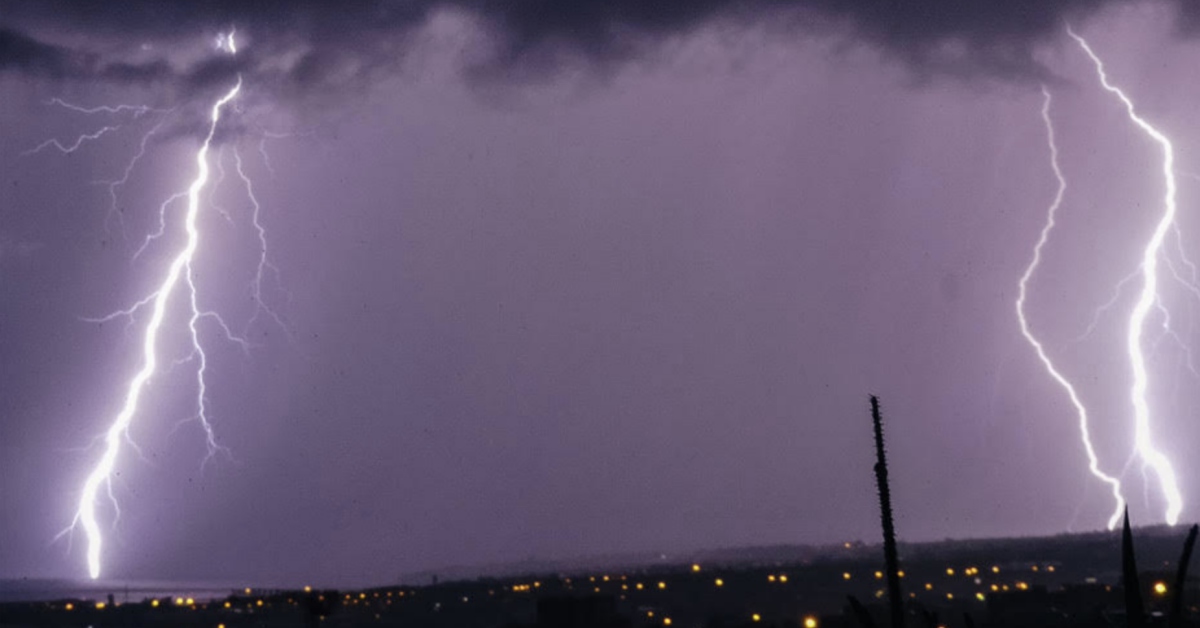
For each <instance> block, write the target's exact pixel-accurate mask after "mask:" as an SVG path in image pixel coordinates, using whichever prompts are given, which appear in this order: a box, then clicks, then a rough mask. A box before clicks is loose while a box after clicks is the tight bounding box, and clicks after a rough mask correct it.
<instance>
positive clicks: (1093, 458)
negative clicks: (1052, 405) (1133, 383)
mask: <svg viewBox="0 0 1200 628" xmlns="http://www.w3.org/2000/svg"><path fill="white" fill-rule="evenodd" d="M1042 96H1043V98H1042V121H1043V124H1044V125H1045V128H1046V144H1048V145H1049V148H1050V167H1051V168H1052V169H1054V175H1055V179H1057V181H1058V187H1057V190H1056V191H1055V195H1054V201H1052V202H1051V203H1050V207H1049V208H1048V209H1046V221H1045V223H1044V225H1043V227H1042V232H1040V234H1039V235H1038V241H1037V244H1034V245H1033V258H1032V259H1030V264H1028V265H1027V267H1025V273H1024V274H1022V275H1021V279H1020V281H1018V283H1016V304H1015V305H1016V321H1018V323H1019V324H1020V327H1021V335H1024V336H1025V340H1026V341H1027V342H1028V343H1030V346H1031V347H1033V351H1034V352H1036V353H1037V355H1038V359H1039V360H1042V365H1043V366H1045V370H1046V372H1049V373H1050V377H1051V378H1052V379H1054V381H1055V382H1057V383H1058V385H1060V387H1062V389H1063V391H1066V393H1067V397H1068V399H1070V403H1072V406H1074V408H1075V415H1076V417H1078V420H1079V435H1080V441H1081V442H1082V444H1084V453H1085V454H1087V469H1088V471H1090V472H1091V473H1092V476H1094V477H1096V478H1097V479H1099V480H1100V482H1103V483H1105V484H1108V485H1109V489H1110V490H1111V491H1112V500H1114V502H1115V506H1114V509H1112V514H1111V515H1110V516H1109V530H1112V528H1114V527H1115V526H1116V525H1117V521H1118V520H1120V519H1121V513H1122V510H1123V509H1124V503H1126V501H1124V497H1122V494H1121V480H1118V479H1117V478H1115V477H1112V476H1109V474H1108V473H1105V472H1104V471H1102V469H1100V461H1099V457H1098V456H1097V455H1096V448H1094V445H1093V444H1092V436H1091V427H1090V419H1088V414H1087V407H1086V406H1085V405H1084V402H1082V400H1081V399H1080V397H1079V393H1076V391H1075V387H1074V385H1073V384H1072V383H1070V381H1069V379H1067V377H1066V376H1063V375H1062V372H1060V371H1058V369H1057V367H1056V366H1055V365H1054V361H1052V360H1051V359H1050V357H1049V355H1048V354H1046V351H1045V347H1044V346H1043V345H1042V341H1039V340H1038V337H1037V336H1036V335H1033V331H1032V330H1031V329H1030V322H1028V319H1027V318H1026V316H1025V301H1026V299H1027V297H1028V285H1030V280H1031V279H1032V277H1033V274H1034V273H1037V270H1038V267H1039V265H1042V249H1043V247H1045V245H1046V241H1049V240H1050V232H1052V231H1054V228H1055V225H1056V220H1055V219H1056V217H1057V214H1058V208H1060V207H1061V205H1062V199H1063V197H1064V196H1066V193H1067V178H1066V177H1063V174H1062V167H1060V166H1058V144H1057V142H1056V140H1055V132H1054V122H1052V121H1051V120H1050V104H1051V102H1052V98H1051V97H1050V91H1049V90H1046V88H1045V85H1043V86H1042Z"/></svg>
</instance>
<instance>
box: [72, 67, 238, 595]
mask: <svg viewBox="0 0 1200 628" xmlns="http://www.w3.org/2000/svg"><path fill="white" fill-rule="evenodd" d="M241 87H242V80H241V78H240V77H239V78H238V80H237V83H236V84H235V85H234V86H233V88H231V89H230V90H229V91H228V92H226V93H225V95H224V96H222V97H221V98H220V99H218V100H217V101H216V102H215V103H214V104H213V106H212V111H211V116H210V124H209V127H208V135H207V136H206V137H205V138H204V142H203V143H202V144H201V145H200V149H199V150H198V151H197V152H196V167H197V174H196V178H195V179H194V180H193V181H192V184H191V186H189V187H188V191H187V212H186V214H185V218H184V227H185V229H186V231H187V240H186V242H185V243H184V245H183V248H182V249H180V250H179V252H178V253H177V254H176V255H175V257H174V259H172V260H171V264H170V266H169V267H168V269H167V274H166V276H165V277H164V278H163V281H162V283H161V284H159V286H158V289H157V290H155V291H154V292H153V293H152V294H151V296H150V297H147V299H145V300H143V301H142V302H140V303H141V304H144V305H149V306H150V307H151V315H150V321H149V322H148V323H147V324H146V331H145V334H144V336H143V338H142V367H141V369H139V370H138V372H137V373H136V374H135V375H134V376H133V379H132V380H130V382H129V386H128V388H127V390H126V394H125V404H124V405H123V406H122V407H121V410H120V412H118V413H117V416H116V418H115V419H114V420H113V422H112V425H111V426H109V428H108V430H107V432H105V436H104V444H105V448H104V453H103V455H102V456H101V457H100V461H99V462H98V463H97V464H96V467H95V468H94V469H93V470H92V472H91V473H90V474H89V475H88V476H87V479H86V480H85V481H84V484H83V494H82V496H81V497H80V500H79V510H78V512H77V514H76V521H77V522H78V523H79V524H80V525H82V526H83V530H84V533H85V534H86V536H87V542H88V547H87V563H88V574H89V575H90V576H91V577H92V578H93V579H95V578H99V577H100V550H101V548H102V546H103V542H104V540H103V535H102V534H101V533H100V525H99V524H98V523H97V521H96V501H97V497H98V496H97V493H98V492H99V490H100V487H101V486H108V485H110V484H111V480H112V473H113V469H114V467H115V466H116V463H117V456H118V454H119V453H120V450H121V442H122V441H123V440H125V437H126V435H127V434H128V431H129V426H130V424H131V423H132V421H133V417H134V415H135V414H136V413H137V410H138V401H139V400H140V399H141V396H142V391H143V390H144V389H145V387H146V383H147V382H148V381H149V380H150V378H151V377H152V376H153V375H154V374H155V371H156V370H157V369H158V333H159V330H160V329H161V328H162V325H163V319H164V317H165V315H166V308H167V302H168V301H169V300H170V298H171V294H172V293H173V292H174V291H175V288H176V286H177V285H178V284H179V283H180V279H183V281H184V282H185V283H186V284H187V288H188V290H189V293H190V294H189V301H190V304H191V317H190V318H189V320H188V329H189V331H190V333H191V339H192V346H193V350H194V351H195V352H196V354H197V355H198V356H199V358H200V368H199V369H197V373H198V375H197V379H198V380H199V383H200V385H199V393H198V395H199V407H200V418H201V423H202V425H203V427H204V431H205V435H206V438H207V442H208V444H209V447H210V449H211V448H212V447H214V446H215V441H214V440H213V433H212V427H211V425H210V424H209V422H208V420H207V415H206V414H205V405H204V371H205V368H206V366H207V362H206V359H205V356H204V350H203V349H202V348H201V347H200V343H199V336H198V331H197V327H196V324H197V321H198V320H199V319H200V318H201V317H203V316H205V315H206V314H207V313H206V312H204V311H202V310H200V309H199V307H198V305H197V303H196V286H195V283H194V277H193V273H192V259H193V257H194V256H195V253H196V249H197V247H198V246H199V243H200V232H199V230H198V229H197V227H196V217H197V215H198V214H199V211H200V192H201V190H203V189H204V186H205V184H206V183H208V173H209V169H208V150H209V147H210V145H211V144H212V140H213V136H214V135H215V134H216V130H217V123H218V122H220V120H221V110H222V108H224V107H225V105H226V103H228V102H229V101H231V100H233V98H234V97H236V96H237V94H238V92H239V91H240V90H241ZM137 307H138V306H135V309H136V308H137ZM129 312H130V313H132V310H130V311H129Z"/></svg>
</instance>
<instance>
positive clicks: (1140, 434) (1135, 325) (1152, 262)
mask: <svg viewBox="0 0 1200 628" xmlns="http://www.w3.org/2000/svg"><path fill="white" fill-rule="evenodd" d="M1067 34H1068V35H1070V36H1071V38H1072V39H1074V40H1075V42H1076V43H1078V44H1079V47H1080V48H1081V49H1083V51H1084V53H1086V54H1087V56H1088V58H1090V59H1091V60H1092V63H1093V65H1095V67H1096V74H1097V76H1098V77H1099V78H1100V84H1101V85H1102V86H1103V87H1104V89H1105V90H1106V91H1108V92H1109V93H1111V94H1113V95H1114V96H1116V97H1117V98H1118V99H1119V100H1120V101H1121V103H1122V104H1123V105H1124V106H1125V112H1126V114H1128V116H1129V120H1130V121H1131V122H1132V123H1133V124H1134V125H1135V126H1137V127H1138V128H1139V129H1141V130H1142V131H1143V132H1144V133H1145V134H1146V135H1148V136H1149V137H1150V138H1151V139H1152V140H1154V142H1156V143H1157V144H1158V145H1159V146H1160V147H1161V148H1162V152H1163V161H1162V175H1163V179H1164V181H1165V184H1166V190H1165V192H1164V194H1163V213H1162V215H1161V217H1160V218H1159V220H1158V222H1157V223H1156V224H1155V227H1154V231H1153V233H1152V234H1151V235H1150V239H1149V240H1148V241H1147V242H1146V245H1145V247H1144V248H1143V250H1142V257H1141V262H1140V263H1139V265H1138V269H1139V271H1140V275H1141V279H1142V289H1141V291H1140V292H1139V293H1138V295H1137V300H1136V301H1135V302H1134V305H1133V310H1132V311H1131V312H1130V315H1129V325H1128V327H1127V331H1126V335H1125V345H1126V350H1127V352H1128V354H1129V364H1130V369H1131V371H1132V373H1133V383H1132V385H1131V386H1130V390H1129V397H1130V401H1131V402H1132V404H1133V418H1134V443H1135V450H1136V452H1137V455H1138V456H1139V457H1140V458H1141V460H1142V462H1143V464H1144V465H1146V466H1149V467H1150V468H1151V469H1152V470H1153V471H1154V474H1155V476H1157V477H1158V482H1159V485H1160V486H1161V488H1162V492H1163V496H1164V498H1165V499H1166V502H1167V505H1166V513H1165V515H1164V517H1165V519H1166V521H1167V523H1168V524H1170V525H1175V524H1176V523H1178V522H1179V514H1180V512H1181V511H1182V510H1183V498H1182V496H1181V495H1180V492H1179V486H1178V483H1177V482H1176V479H1175V470H1174V468H1173V467H1172V466H1171V461H1170V460H1168V459H1167V456H1166V455H1165V454H1163V453H1162V452H1161V451H1159V450H1158V449H1157V448H1156V447H1155V446H1154V439H1153V435H1152V434H1151V411H1150V403H1149V401H1148V400H1147V398H1146V396H1147V391H1148V389H1149V386H1150V384H1149V373H1148V370H1147V368H1146V356H1145V352H1144V349H1143V346H1142V344H1143V343H1142V337H1143V335H1144V332H1145V327H1146V319H1147V317H1148V316H1149V314H1150V311H1151V309H1153V308H1155V307H1156V306H1157V304H1158V303H1160V297H1159V292H1158V279H1159V277H1158V259H1159V256H1160V255H1161V254H1162V253H1163V246H1164V243H1165V241H1166V237H1167V233H1168V232H1170V231H1171V230H1172V229H1175V228H1177V227H1176V222H1175V217H1176V214H1177V213H1178V206H1177V204H1176V198H1175V197H1176V188H1177V186H1176V181H1175V149H1174V147H1173V146H1172V145H1171V141H1170V140H1169V139H1168V138H1167V136H1166V135H1164V134H1163V133H1162V132H1161V131H1159V130H1158V129H1157V128H1155V127H1154V126H1153V125H1151V124H1150V123H1149V122H1147V121H1146V120H1145V119H1143V118H1142V117H1141V116H1139V115H1138V113H1137V110H1136V108H1135V107H1134V104H1133V101H1132V100H1131V99H1130V98H1129V97H1128V96H1127V95H1126V94H1125V92H1123V91H1122V90H1121V89H1120V88H1118V87H1116V86H1114V85H1113V84H1112V83H1111V82H1109V80H1108V74H1107V73H1106V72H1105V69H1104V62H1103V61H1102V60H1101V59H1100V57H1099V56H1097V55H1096V53H1095V51H1093V50H1092V47H1091V46H1090V45H1088V42H1087V41H1086V40H1085V39H1084V38H1083V37H1081V36H1079V35H1078V34H1077V33H1075V31H1074V30H1072V29H1071V28H1070V26H1068V27H1067ZM1110 527H1111V525H1110Z"/></svg>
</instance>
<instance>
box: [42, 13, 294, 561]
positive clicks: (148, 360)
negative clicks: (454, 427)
mask: <svg viewBox="0 0 1200 628" xmlns="http://www.w3.org/2000/svg"><path fill="white" fill-rule="evenodd" d="M215 43H216V47H217V48H218V49H219V50H221V51H223V52H225V53H228V54H236V52H237V44H236V42H235V40H234V32H233V31H231V32H229V33H228V34H222V35H220V36H219V37H218V38H217V40H216V42H215ZM241 89H242V77H241V76H240V75H239V76H238V77H237V81H236V83H235V84H234V85H233V86H232V87H230V88H229V89H228V91H226V92H225V93H224V94H222V95H221V96H220V97H219V98H218V99H217V100H216V101H215V102H213V103H212V105H211V107H210V108H209V110H208V111H209V115H208V125H207V126H208V130H207V134H206V135H205V136H204V139H203V141H202V142H201V144H200V147H199V148H198V149H197V151H196V154H195V163H196V176H195V178H194V179H193V180H192V182H191V184H190V185H189V186H188V187H187V189H186V192H178V193H176V194H173V195H171V196H170V197H168V198H167V199H166V200H165V201H163V202H162V203H161V204H160V205H159V208H158V226H157V229H155V230H154V231H152V232H151V233H149V234H148V235H147V236H146V239H145V241H144V242H143V244H142V246H141V247H140V248H138V249H137V250H136V251H135V252H134V259H136V258H137V257H138V256H139V255H140V254H141V253H142V251H143V250H145V248H146V246H148V245H149V244H150V243H151V242H152V241H154V240H156V239H157V238H159V237H161V236H162V235H164V233H165V232H166V230H167V225H168V213H172V214H173V213H174V212H176V211H177V210H176V209H175V206H176V205H183V208H182V209H183V216H182V222H183V229H184V231H185V234H186V239H185V241H184V242H183V243H182V244H181V245H180V248H179V249H178V250H177V251H176V252H175V254H174V256H173V257H172V258H171V260H170V262H169V264H168V265H167V268H166V271H165V273H164V275H163V276H162V280H161V282H160V283H159V284H158V285H157V287H156V288H155V289H154V290H153V291H152V292H150V293H149V294H148V295H146V296H144V297H142V298H141V299H140V300H138V301H136V302H135V303H134V304H133V305H132V306H130V307H128V308H126V309H122V310H117V311H116V312H113V313H111V314H109V315H107V316H104V317H102V318H98V319H84V320H92V321H109V320H114V319H117V318H126V319H128V320H129V324H130V325H132V324H133V323H134V322H135V318H137V317H138V314H139V312H142V311H144V310H149V319H148V321H147V322H146V327H145V330H144V332H143V334H142V337H141V363H140V367H139V368H138V370H137V371H136V372H135V373H134V374H133V376H132V378H131V379H130V380H129V381H128V384H127V386H126V388H125V400H124V403H123V405H122V406H121V408H120V410H119V411H118V412H117V414H116V416H115V418H114V419H113V420H112V422H111V424H109V426H108V428H107V430H106V431H105V432H103V434H102V435H101V436H98V437H97V441H96V442H98V443H102V444H103V452H102V454H101V456H100V459H99V460H98V461H97V462H96V464H95V466H94V467H93V468H92V470H91V473H89V474H88V476H87V478H86V479H85V480H84V483H83V487H82V490H81V494H80V497H79V505H78V508H77V510H76V512H75V516H74V519H73V520H72V523H71V525H70V526H69V527H68V528H67V529H66V530H64V531H63V532H62V533H60V535H59V536H62V535H63V534H66V533H68V532H71V531H73V530H75V529H77V528H79V527H82V529H83V532H84V535H85V536H86V539H87V566H88V574H89V575H90V576H91V578H93V579H96V578H99V577H100V565H101V556H102V549H103V547H104V537H103V535H102V533H101V529H100V524H99V522H98V520H97V503H98V501H99V500H100V499H101V495H100V493H101V489H104V492H105V493H106V494H107V497H108V499H109V500H110V501H111V502H112V506H113V510H114V512H115V517H119V516H120V508H119V506H118V504H117V501H116V499H115V496H114V495H113V480H114V470H115V468H116V465H117V462H118V459H119V457H120V454H121V449H122V447H121V446H122V443H123V442H124V443H127V444H129V446H130V447H131V448H132V449H134V450H135V451H137V445H136V443H134V441H133V440H132V439H131V438H130V434H129V430H130V426H131V425H132V423H133V419H134V417H135V416H137V414H138V412H139V411H140V410H139V402H140V400H141V398H142V393H143V391H144V390H145V389H146V387H147V386H148V384H149V383H150V382H151V381H152V380H153V378H154V377H155V376H156V375H158V374H159V373H160V371H161V369H160V367H159V356H158V353H159V347H158V345H159V335H160V331H161V330H162V328H163V326H164V325H165V324H166V323H167V321H166V316H167V308H168V307H169V304H170V303H171V299H172V298H173V296H174V295H175V294H176V292H177V291H182V292H183V293H184V294H183V295H182V296H183V298H185V299H186V301H187V304H188V308H189V309H188V315H187V316H186V321H182V322H181V323H180V329H182V330H184V331H185V332H186V333H187V334H188V337H189V340H190V351H189V353H188V355H187V356H185V357H184V358H183V359H181V360H177V361H176V364H178V363H183V362H193V361H194V362H195V363H196V372H195V378H196V379H195V382H196V383H195V395H196V396H195V401H194V403H195V409H196V410H195V412H196V413H195V415H194V416H193V417H191V419H189V420H195V421H197V422H198V423H199V424H200V427H201V429H202V430H203V432H204V438H205V444H206V446H207V449H208V455H207V456H206V457H205V459H204V462H205V463H207V461H208V460H209V459H210V458H211V457H212V456H213V455H214V454H215V453H216V452H218V451H227V450H225V448H223V447H221V446H220V445H219V444H218V443H217V440H216V436H215V433H214V431H213V426H212V423H211V421H210V420H209V405H208V390H207V386H206V375H207V373H208V369H209V361H208V355H207V354H206V353H205V350H204V347H203V345H202V344H201V341H200V334H201V324H202V322H204V321H211V322H213V323H215V325H216V326H217V327H218V328H219V329H220V330H221V331H222V332H223V334H224V336H225V338H226V339H228V340H230V341H232V342H234V343H236V344H237V345H238V346H240V347H241V349H242V350H243V352H248V351H249V349H250V344H249V343H248V342H247V341H246V340H245V339H244V338H243V337H240V336H238V335H236V334H235V333H234V332H233V331H232V330H231V328H230V326H229V325H227V324H226V322H225V321H224V320H223V319H222V318H221V317H220V315H218V314H217V313H216V312H214V311H211V310H207V309H204V308H202V307H201V304H200V300H199V290H198V288H197V281H196V274H195V272H194V268H193V261H194V259H195V255H196V252H197V250H198V248H199V245H200V238H201V234H200V229H199V224H198V217H199V213H200V208H201V202H202V197H203V196H204V193H205V189H206V188H208V187H213V186H215V185H219V184H220V181H221V179H223V178H224V166H223V164H222V163H221V155H222V154H223V152H222V153H218V155H217V156H216V168H217V169H218V172H217V175H218V180H217V181H216V182H210V168H209V161H210V155H209V153H210V151H211V148H212V145H213V142H214V138H215V137H216V133H217V128H218V126H219V125H220V123H221V118H222V112H223V111H225V109H227V108H228V106H231V105H230V103H231V102H232V101H233V100H234V99H235V98H237V96H238V94H239V93H240V91H241ZM48 104H51V105H56V106H60V107H64V108H66V109H68V110H71V111H74V112H77V113H82V114H88V115H91V114H108V115H122V114H131V115H132V116H133V117H134V118H137V117H140V116H142V115H145V114H146V113H150V112H154V113H169V112H170V111H172V110H169V109H167V110H164V109H154V108H151V107H146V106H142V105H127V104H119V105H104V106H98V107H84V106H80V105H75V104H72V103H68V102H66V101H63V100H61V99H58V98H55V99H52V100H51V101H50V102H49V103H48ZM162 124H163V122H162V121H159V122H158V123H157V124H156V125H155V126H154V127H153V128H152V129H151V130H150V131H149V132H148V133H146V134H145V135H144V136H143V137H142V140H141V143H140V145H139V147H138V150H137V153H136V154H135V155H134V157H133V159H132V160H131V161H130V163H129V164H128V165H127V166H126V167H125V170H124V173H123V175H122V176H121V178H119V179H116V180H112V181H101V182H100V183H103V184H105V185H106V186H107V187H108V192H109V196H110V197H111V201H112V203H111V208H110V215H109V218H111V217H112V215H113V213H117V210H116V208H117V188H119V187H121V186H123V185H125V184H126V182H128V181H129V178H130V173H131V172H132V170H133V168H134V167H135V165H136V164H137V162H138V160H140V159H141V158H142V157H143V156H144V155H145V153H146V147H147V143H148V141H149V139H150V137H151V136H153V135H154V134H155V133H157V132H158V130H159V129H160V127H161V126H162ZM116 130H117V127H115V126H105V127H102V128H100V129H99V130H98V131H96V132H93V133H90V134H85V135H81V136H80V137H79V138H78V139H76V140H75V141H74V142H73V143H71V144H64V143H62V142H59V141H57V140H49V141H47V142H44V143H42V144H41V145H39V146H37V147H36V148H34V149H32V150H30V151H26V153H27V154H31V153H36V152H39V151H41V150H44V149H45V148H47V147H54V148H57V149H58V150H59V151H61V152H63V153H70V152H73V151H75V150H78V149H79V148H80V147H81V146H82V145H83V144H84V143H86V142H90V141H93V140H96V139H99V138H100V137H101V136H103V135H104V134H106V133H110V132H112V131H116ZM260 152H262V153H263V156H264V159H265V157H266V155H265V152H264V151H263V149H262V147H261V146H260ZM234 158H235V160H236V171H237V174H238V176H239V178H240V180H241V182H242V183H243V184H244V186H245V191H246V194H247V196H248V199H249V202H250V205H251V208H252V210H251V213H250V225H251V227H252V228H253V229H254V230H255V233H256V235H257V237H258V245H259V246H258V265H257V271H256V273H255V275H254V278H253V281H252V284H251V292H252V296H253V298H254V300H255V310H254V312H253V315H252V317H251V318H250V321H249V322H248V323H247V324H246V331H247V332H248V330H249V328H250V326H251V325H253V324H254V323H255V321H257V320H258V319H259V318H260V317H261V316H262V315H263V314H266V315H267V316H268V317H269V318H271V319H272V320H274V321H275V323H277V324H278V325H279V326H280V327H281V328H283V329H284V331H285V332H287V331H288V330H287V328H286V326H285V325H284V323H283V319H282V318H281V317H280V316H279V315H278V314H277V313H276V312H275V311H274V310H273V309H271V308H270V307H269V306H268V305H267V304H266V303H265V302H264V300H263V298H262V291H263V281H264V275H266V274H268V273H270V274H272V275H273V276H274V279H275V281H276V283H279V279H280V278H279V270H278V269H277V268H276V267H275V266H274V265H273V264H271V263H270V261H269V260H268V257H267V243H266V230H265V228H264V227H263V224H262V222H261V221H260V212H261V206H260V204H259V201H258V198H257V197H256V196H255V193H254V188H253V186H252V184H251V179H250V177H249V176H248V175H247V174H246V171H245V169H244V168H243V164H242V158H241V154H240V153H239V152H238V151H237V149H236V147H235V149H234ZM264 163H267V165H268V168H269V162H264ZM118 217H119V214H118ZM226 218H227V219H228V218H229V217H228V215H226ZM107 224H108V220H106V225H107ZM281 289H282V288H281ZM205 324H207V323H205ZM167 366H170V365H167ZM181 423H182V422H181ZM139 453H140V452H139ZM202 467H203V465H202Z"/></svg>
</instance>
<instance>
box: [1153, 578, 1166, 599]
mask: <svg viewBox="0 0 1200 628" xmlns="http://www.w3.org/2000/svg"><path fill="white" fill-rule="evenodd" d="M1154 594H1155V595H1166V594H1167V583H1165V582H1163V581H1161V580H1160V581H1158V582H1155V583H1154Z"/></svg>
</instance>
